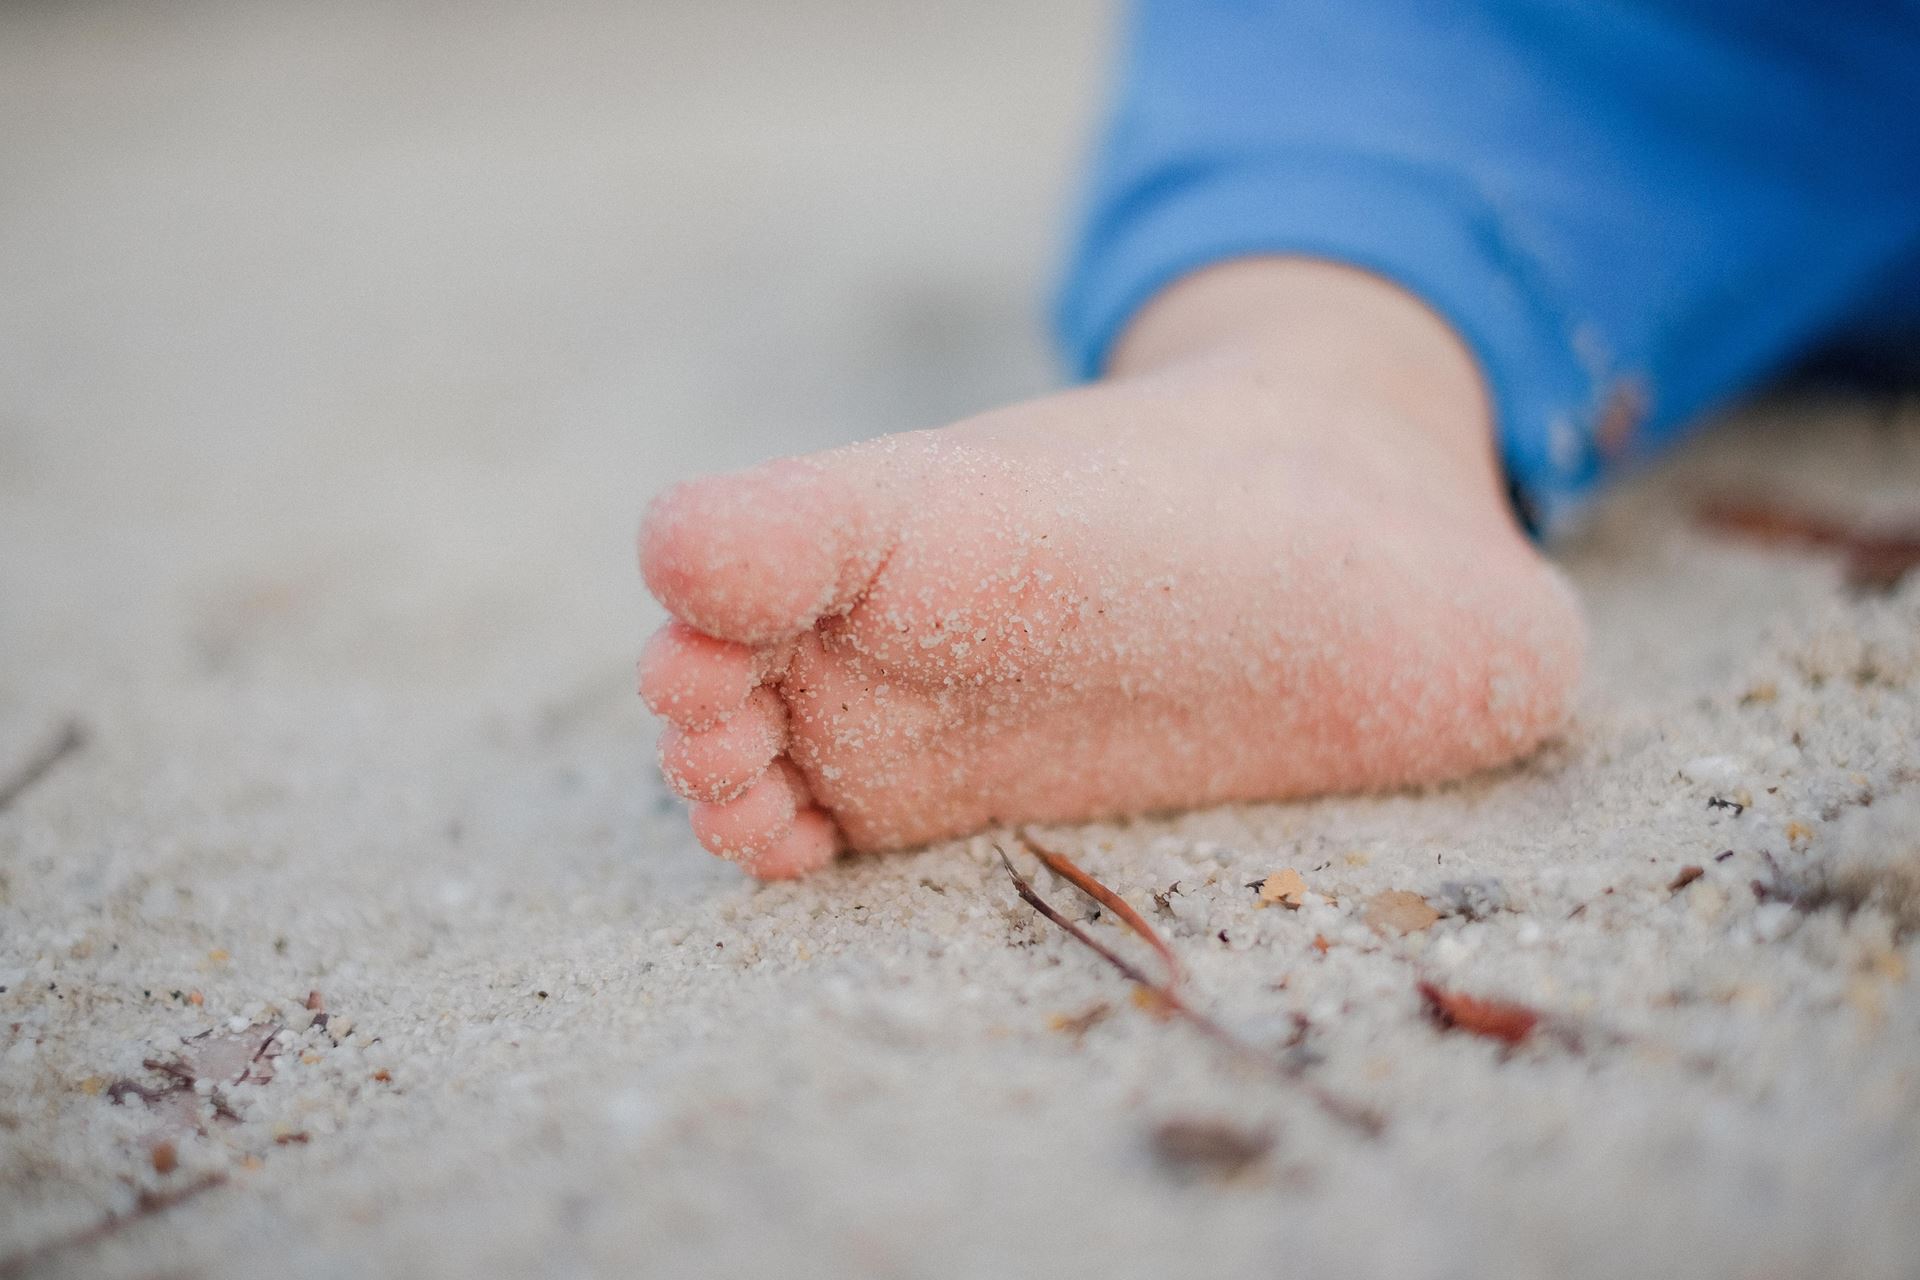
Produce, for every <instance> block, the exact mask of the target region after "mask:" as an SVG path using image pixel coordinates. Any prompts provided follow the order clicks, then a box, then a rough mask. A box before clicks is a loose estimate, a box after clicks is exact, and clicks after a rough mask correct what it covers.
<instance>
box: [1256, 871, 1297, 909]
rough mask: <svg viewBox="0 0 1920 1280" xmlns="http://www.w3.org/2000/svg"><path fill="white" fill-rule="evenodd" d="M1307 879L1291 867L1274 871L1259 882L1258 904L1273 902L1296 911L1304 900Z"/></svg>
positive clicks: (1266, 904)
mask: <svg viewBox="0 0 1920 1280" xmlns="http://www.w3.org/2000/svg"><path fill="white" fill-rule="evenodd" d="M1306 896H1307V881H1306V878H1305V877H1303V876H1302V875H1301V874H1300V873H1299V872H1298V871H1295V870H1294V869H1293V868H1292V867H1285V868H1283V869H1281V870H1279V871H1276V872H1274V873H1273V874H1272V875H1270V876H1268V877H1267V878H1266V879H1265V880H1262V881H1261V882H1260V905H1261V906H1263V907H1264V906H1271V905H1273V904H1274V903H1278V904H1279V905H1281V906H1283V907H1285V908H1286V909H1287V910H1289V911H1298V910H1299V909H1300V904H1301V903H1303V902H1305V901H1306Z"/></svg>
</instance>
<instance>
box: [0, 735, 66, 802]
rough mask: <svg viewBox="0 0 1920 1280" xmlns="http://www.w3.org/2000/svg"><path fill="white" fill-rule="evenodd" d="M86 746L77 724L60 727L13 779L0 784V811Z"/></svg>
mask: <svg viewBox="0 0 1920 1280" xmlns="http://www.w3.org/2000/svg"><path fill="white" fill-rule="evenodd" d="M86 745H87V731H86V729H85V728H84V727H83V726H82V725H81V723H80V722H79V721H78V720H69V721H67V722H66V723H65V724H63V725H61V726H60V733H59V735H58V736H56V737H55V738H54V739H53V741H51V742H49V743H48V744H47V745H46V746H44V747H42V748H40V750H38V751H36V752H34V753H33V754H32V755H31V756H29V757H27V759H26V761H25V762H24V763H22V764H21V766H20V768H19V769H18V770H17V771H15V773H14V775H13V776H12V777H10V778H7V779H6V780H4V781H0V810H4V809H6V808H7V806H9V805H11V804H12V803H13V802H14V801H15V800H18V799H19V798H20V797H21V796H23V795H25V794H26V793H27V789H28V788H30V787H32V786H33V784H34V783H36V782H38V781H40V779H42V778H44V777H46V776H47V775H48V774H49V773H52V772H53V767H54V766H55V765H57V764H59V763H60V762H61V761H62V760H65V759H66V758H67V757H68V756H70V755H72V754H73V753H74V752H76V751H78V750H79V749H80V748H82V747H84V746H86Z"/></svg>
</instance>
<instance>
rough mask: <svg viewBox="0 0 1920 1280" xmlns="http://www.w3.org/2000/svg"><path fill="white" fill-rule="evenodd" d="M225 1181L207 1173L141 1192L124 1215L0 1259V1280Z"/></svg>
mask: <svg viewBox="0 0 1920 1280" xmlns="http://www.w3.org/2000/svg"><path fill="white" fill-rule="evenodd" d="M226 1181H227V1175H226V1174H224V1173H208V1174H202V1175H201V1176H200V1177H198V1178H196V1179H194V1180H193V1181H192V1182H185V1183H182V1184H180V1185H179V1186H177V1187H168V1188H166V1189H164V1190H160V1191H142V1192H141V1193H140V1198H139V1199H138V1200H136V1201H134V1205H133V1208H131V1209H129V1210H127V1212H125V1213H109V1214H108V1215H107V1216H106V1217H104V1218H102V1219H100V1220H99V1221H98V1222H96V1223H94V1224H93V1225H92V1226H90V1227H82V1228H81V1229H80V1230H78V1231H76V1232H74V1233H73V1234H72V1235H68V1236H61V1237H59V1238H57V1239H54V1240H49V1241H47V1242H46V1243H45V1244H42V1245H36V1246H34V1247H33V1248H31V1249H27V1250H26V1251H24V1252H22V1253H16V1254H14V1255H13V1256H12V1257H11V1258H0V1280H13V1277H15V1276H24V1275H27V1274H29V1273H30V1272H32V1271H35V1270H38V1269H39V1267H40V1266H41V1265H43V1264H44V1263H46V1262H47V1261H48V1260H50V1259H51V1258H53V1257H54V1256H55V1255H57V1254H61V1253H65V1252H66V1251H67V1250H69V1249H83V1248H85V1247H86V1246H88V1245H91V1244H98V1243H99V1242H100V1241H102V1240H105V1239H106V1238H107V1237H108V1236H110V1235H113V1234H114V1233H115V1232H117V1231H119V1230H120V1229H121V1228H122V1227H125V1226H126V1225H128V1224H129V1223H132V1222H137V1221H139V1220H140V1219H141V1218H151V1217H153V1216H154V1215H156V1214H161V1213H165V1212H166V1211H167V1210H169V1209H171V1208H173V1207H175V1206H176V1205H181V1204H184V1203H186V1202H187V1201H189V1200H191V1199H193V1198H194V1197H195V1196H197V1195H199V1194H200V1193H201V1192H203V1191H211V1190H213V1189H214V1188H215V1187H218V1186H223V1185H225V1183H226Z"/></svg>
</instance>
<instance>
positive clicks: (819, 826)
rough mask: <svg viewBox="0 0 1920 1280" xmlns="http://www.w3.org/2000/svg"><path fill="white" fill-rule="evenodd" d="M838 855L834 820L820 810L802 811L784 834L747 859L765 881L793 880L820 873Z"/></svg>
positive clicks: (750, 867) (752, 870) (751, 867)
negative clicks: (811, 873) (808, 874)
mask: <svg viewBox="0 0 1920 1280" xmlns="http://www.w3.org/2000/svg"><path fill="white" fill-rule="evenodd" d="M839 852H840V832H839V829H838V828H836V827H835V826H834V825H833V819H832V818H829V817H828V816H827V815H826V814H825V813H822V812H821V811H820V810H818V809H803V810H801V811H800V812H799V813H797V814H795V815H794V819H793V826H792V827H791V828H789V829H788V831H787V833H786V834H785V835H783V836H781V837H779V838H778V839H777V840H775V841H774V842H773V843H772V844H769V845H768V846H767V847H766V848H765V849H762V850H761V851H760V852H759V853H757V854H754V855H753V856H752V857H751V858H749V859H747V862H746V868H747V870H748V871H750V872H752V873H753V874H754V875H756V876H758V877H760V879H762V880H792V879H794V878H796V877H798V876H804V875H806V874H807V873H809V872H812V871H818V870H819V869H820V868H822V867H824V866H826V865H827V864H828V863H830V862H832V861H833V859H834V855H835V854H837V853H839Z"/></svg>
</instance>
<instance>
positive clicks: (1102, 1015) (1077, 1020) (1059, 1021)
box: [1047, 987, 1143, 1040]
mask: <svg viewBox="0 0 1920 1280" xmlns="http://www.w3.org/2000/svg"><path fill="white" fill-rule="evenodd" d="M1142 989H1143V988H1140V987H1135V988H1134V990H1135V991H1139V990H1142ZM1112 1013H1113V1006H1112V1005H1110V1004H1108V1003H1107V1002H1106V1001H1104V1000H1102V1001H1101V1002H1100V1003H1098V1004H1096V1005H1091V1006H1089V1007H1088V1008H1086V1009H1083V1010H1081V1011H1080V1012H1079V1013H1056V1014H1054V1015H1053V1016H1052V1017H1050V1018H1048V1019H1047V1026H1048V1027H1049V1028H1051V1029H1052V1030H1054V1031H1059V1032H1062V1033H1064V1034H1066V1035H1070V1036H1072V1037H1073V1038H1074V1039H1075V1040H1078V1039H1079V1038H1080V1037H1081V1036H1084V1035H1085V1034H1087V1032H1089V1031H1091V1030H1093V1029H1094V1028H1095V1027H1097V1026H1099V1025H1100V1024H1101V1023H1103V1022H1105V1021H1106V1020H1107V1019H1108V1017H1110V1016H1111V1015H1112Z"/></svg>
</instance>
